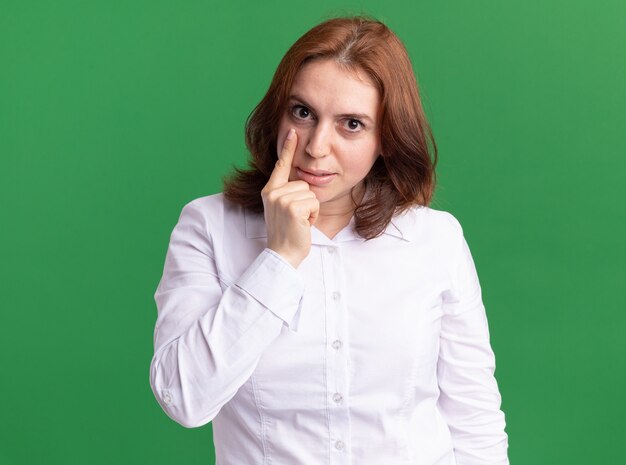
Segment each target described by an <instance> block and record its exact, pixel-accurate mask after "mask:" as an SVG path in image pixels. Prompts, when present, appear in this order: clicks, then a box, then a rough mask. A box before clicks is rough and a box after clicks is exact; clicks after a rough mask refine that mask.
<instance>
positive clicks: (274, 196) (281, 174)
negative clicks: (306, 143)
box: [261, 129, 320, 268]
mask: <svg viewBox="0 0 626 465" xmlns="http://www.w3.org/2000/svg"><path fill="white" fill-rule="evenodd" d="M297 141H298V137H297V135H296V131H295V130H294V129H290V130H289V133H288V134H287V138H286V139H285V142H284V144H283V148H282V150H281V153H280V155H279V157H278V161H277V162H276V167H275V168H274V171H272V174H271V176H270V179H269V180H268V181H267V184H266V185H265V187H264V188H263V190H262V191H261V197H262V198H263V206H264V209H265V224H266V226H267V247H268V248H270V249H272V250H273V251H274V252H276V253H278V254H279V255H280V256H282V257H283V258H284V259H285V260H287V261H288V262H289V263H291V265H292V266H293V267H294V268H297V267H298V266H299V265H300V263H301V262H302V260H304V259H305V258H306V256H307V255H309V252H310V250H311V226H312V225H313V223H315V220H316V219H317V216H318V215H319V209H320V204H319V202H318V200H317V198H316V197H315V194H314V193H313V192H312V191H311V190H310V189H309V185H308V184H307V183H306V182H305V181H291V182H290V181H289V173H290V172H291V164H292V162H293V156H294V153H295V151H296V146H297Z"/></svg>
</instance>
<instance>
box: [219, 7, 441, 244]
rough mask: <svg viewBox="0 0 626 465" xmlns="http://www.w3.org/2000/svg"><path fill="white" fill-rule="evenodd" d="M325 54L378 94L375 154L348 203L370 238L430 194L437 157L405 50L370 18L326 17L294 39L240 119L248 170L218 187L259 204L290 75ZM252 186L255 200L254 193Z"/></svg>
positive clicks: (285, 106) (247, 202)
mask: <svg viewBox="0 0 626 465" xmlns="http://www.w3.org/2000/svg"><path fill="white" fill-rule="evenodd" d="M329 61H332V62H334V63H335V64H336V65H337V67H339V68H340V69H342V70H345V71H346V72H350V73H353V74H354V75H355V76H356V75H360V76H361V77H363V78H365V80H366V81H367V82H368V83H370V84H372V85H373V86H375V88H376V89H377V91H378V95H379V97H380V105H378V108H379V111H378V115H376V118H377V123H378V124H377V130H378V131H379V134H378V136H379V138H380V152H381V153H380V155H381V156H380V157H378V159H377V160H376V161H375V163H374V164H373V167H372V169H371V170H370V172H369V173H368V175H367V176H366V178H365V180H364V181H365V184H366V186H367V188H368V190H369V192H370V193H371V194H372V195H371V196H368V197H367V198H366V199H364V201H363V202H362V203H361V204H360V205H358V208H357V209H356V211H355V220H356V229H357V231H358V232H359V233H360V234H361V235H363V236H364V237H367V238H371V237H375V236H377V235H379V234H380V233H381V232H382V231H383V230H384V228H385V227H386V226H387V224H388V223H389V220H390V219H391V217H392V216H393V214H394V213H396V212H397V211H399V210H403V209H405V208H407V207H409V206H411V205H415V204H421V205H427V204H428V203H429V202H430V200H431V198H432V193H433V189H434V180H435V177H434V166H435V163H436V157H437V155H436V147H435V144H434V140H433V138H432V135H431V132H430V128H429V126H428V123H427V121H426V118H425V116H424V112H423V109H422V105H421V102H420V99H419V93H418V89H417V84H416V81H415V76H414V74H413V69H412V66H411V63H410V60H409V58H408V55H407V53H406V50H405V48H404V46H403V45H402V43H401V42H400V40H399V39H398V38H397V37H396V35H395V34H394V33H393V32H392V31H391V30H390V29H389V28H387V27H386V26H385V25H384V24H382V23H380V22H378V21H375V20H369V19H365V18H361V17H355V18H335V19H331V20H328V21H325V22H323V23H321V24H319V25H317V26H315V27H314V28H312V29H311V30H309V31H308V32H307V33H305V34H304V35H303V36H302V37H301V38H300V39H298V40H297V41H296V43H294V44H293V46H292V47H291V48H290V49H289V50H288V51H287V53H286V54H285V56H284V57H283V59H282V60H281V62H280V64H279V65H278V68H277V70H276V73H275V74H274V78H273V80H272V83H271V84H270V87H269V89H268V91H267V93H266V95H265V96H264V98H263V99H262V101H261V102H260V103H259V105H257V107H256V108H255V109H254V111H253V112H252V114H251V115H250V117H249V118H248V121H247V124H246V143H247V146H248V148H249V150H250V153H251V155H252V160H251V167H252V170H249V171H241V170H238V174H237V176H235V177H234V178H232V179H231V180H230V181H228V182H227V183H226V191H225V194H226V195H227V197H229V198H231V199H233V200H235V201H237V202H238V203H240V204H242V205H244V206H246V207H248V208H251V209H253V210H257V211H259V210H261V211H262V202H261V198H260V189H261V188H262V187H263V185H264V184H265V183H266V182H267V179H268V178H269V175H270V173H271V172H272V169H273V167H274V164H275V162H276V159H277V149H276V148H277V143H279V127H280V123H281V120H283V118H284V116H285V114H286V112H288V111H292V110H291V106H290V99H291V97H292V87H293V85H294V81H295V79H296V76H297V75H298V73H299V72H300V71H301V70H302V69H303V67H304V66H305V65H307V64H309V63H314V62H329ZM304 142H305V141H303V143H304ZM429 143H430V145H429ZM244 184H245V186H244ZM257 189H258V190H257ZM255 191H256V196H257V197H258V202H257V201H255V200H254V196H255ZM244 197H245V199H244Z"/></svg>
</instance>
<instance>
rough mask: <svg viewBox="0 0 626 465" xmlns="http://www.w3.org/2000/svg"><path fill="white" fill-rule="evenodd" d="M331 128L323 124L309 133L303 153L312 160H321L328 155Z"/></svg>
mask: <svg viewBox="0 0 626 465" xmlns="http://www.w3.org/2000/svg"><path fill="white" fill-rule="evenodd" d="M331 138H332V128H330V127H327V125H324V124H317V125H316V126H315V127H314V128H313V129H311V132H310V133H309V140H308V143H307V145H306V147H305V149H304V150H305V152H306V153H308V154H309V155H310V156H312V157H313V158H321V157H325V156H327V155H329V154H330V147H331V143H332V141H331Z"/></svg>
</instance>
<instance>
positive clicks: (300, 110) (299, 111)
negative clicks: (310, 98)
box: [291, 105, 311, 119]
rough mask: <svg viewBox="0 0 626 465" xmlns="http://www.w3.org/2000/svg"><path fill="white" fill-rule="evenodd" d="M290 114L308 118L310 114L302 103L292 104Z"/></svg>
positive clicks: (298, 117)
mask: <svg viewBox="0 0 626 465" xmlns="http://www.w3.org/2000/svg"><path fill="white" fill-rule="evenodd" d="M291 114H292V115H293V116H295V117H296V118H297V119H308V118H309V117H310V116H311V111H310V110H309V109H308V108H307V107H305V106H303V105H294V106H293V107H291Z"/></svg>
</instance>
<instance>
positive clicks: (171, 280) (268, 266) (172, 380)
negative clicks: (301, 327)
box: [150, 202, 304, 427]
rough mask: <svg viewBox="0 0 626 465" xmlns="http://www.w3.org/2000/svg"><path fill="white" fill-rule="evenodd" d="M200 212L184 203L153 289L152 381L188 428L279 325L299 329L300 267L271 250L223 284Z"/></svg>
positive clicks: (223, 398)
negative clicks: (157, 283)
mask: <svg viewBox="0 0 626 465" xmlns="http://www.w3.org/2000/svg"><path fill="white" fill-rule="evenodd" d="M205 215H206V213H204V212H203V210H202V209H201V208H200V207H199V206H198V205H197V204H196V203H194V202H190V203H189V204H187V205H185V207H184V208H183V210H182V212H181V215H180V218H179V220H178V223H177V224H176V226H175V227H174V230H173V232H172V234H171V237H170V242H169V246H168V250H167V255H166V259H165V265H164V270H163V276H162V278H161V280H160V282H159V285H158V287H157V290H156V293H155V295H154V298H155V301H156V304H157V310H158V318H157V323H156V326H155V331H154V357H153V358H152V363H151V365H150V385H151V387H152V391H153V392H154V395H155V397H156V399H157V401H158V402H159V404H160V405H161V407H162V408H163V410H164V411H165V413H166V414H167V415H168V416H169V417H170V418H172V419H173V420H175V421H176V422H178V423H180V424H181V425H183V426H185V427H197V426H201V425H204V424H206V423H208V422H210V421H211V420H212V419H213V418H214V417H215V416H216V415H217V414H218V412H219V411H220V409H221V407H222V406H223V405H224V404H226V403H227V402H228V401H229V400H230V399H231V398H232V397H233V396H234V395H235V394H236V392H237V390H238V389H239V387H241V385H243V384H244V383H245V382H246V381H247V379H248V378H249V377H250V375H251V374H252V372H253V371H254V369H255V368H256V366H257V364H258V362H259V359H260V357H261V355H262V354H263V352H264V350H265V349H266V348H267V347H268V346H269V345H270V344H271V343H272V342H273V341H274V339H276V337H278V335H279V334H280V332H281V330H282V327H283V326H287V327H289V329H290V330H292V331H296V330H297V322H298V317H299V313H300V305H301V299H302V295H303V293H304V281H303V280H302V278H301V277H300V275H299V274H298V272H297V270H296V269H295V268H293V267H292V266H291V265H290V264H289V263H288V262H287V261H285V260H284V259H282V257H280V255H278V254H277V253H275V252H273V251H272V250H270V249H265V250H263V251H262V252H261V253H260V254H259V255H258V257H256V259H255V260H254V261H253V262H252V263H251V264H250V266H249V267H248V268H247V269H246V271H245V272H244V273H243V274H242V275H241V276H240V277H239V278H238V279H237V280H236V281H235V282H233V283H230V284H228V285H227V284H226V283H221V282H220V278H219V273H218V269H217V266H216V261H215V257H214V253H213V250H214V249H213V241H212V239H211V236H210V233H209V231H208V229H207V225H206V223H207V221H206V218H205ZM233 259H236V257H233Z"/></svg>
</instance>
